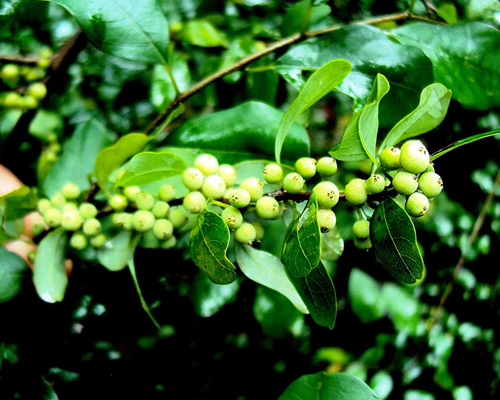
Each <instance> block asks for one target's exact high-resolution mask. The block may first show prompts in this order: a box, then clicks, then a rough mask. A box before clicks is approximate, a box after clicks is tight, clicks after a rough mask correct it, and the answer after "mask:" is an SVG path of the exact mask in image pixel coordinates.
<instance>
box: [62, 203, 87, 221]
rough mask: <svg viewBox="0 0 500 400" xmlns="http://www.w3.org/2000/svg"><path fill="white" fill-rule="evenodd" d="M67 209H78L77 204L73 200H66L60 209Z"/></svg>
mask: <svg viewBox="0 0 500 400" xmlns="http://www.w3.org/2000/svg"><path fill="white" fill-rule="evenodd" d="M68 210H73V211H79V210H78V205H77V204H76V203H75V202H73V201H68V202H67V203H66V204H65V205H64V206H63V208H62V211H63V212H64V211H68ZM82 218H83V217H82Z"/></svg>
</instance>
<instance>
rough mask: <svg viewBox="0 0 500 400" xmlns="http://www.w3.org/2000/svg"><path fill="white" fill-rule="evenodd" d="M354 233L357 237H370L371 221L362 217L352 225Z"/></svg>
mask: <svg viewBox="0 0 500 400" xmlns="http://www.w3.org/2000/svg"><path fill="white" fill-rule="evenodd" d="M352 233H353V234H354V237H355V238H356V239H360V240H365V239H367V238H369V237H370V221H367V220H366V219H361V220H359V221H356V222H355V223H354V225H353V226H352Z"/></svg>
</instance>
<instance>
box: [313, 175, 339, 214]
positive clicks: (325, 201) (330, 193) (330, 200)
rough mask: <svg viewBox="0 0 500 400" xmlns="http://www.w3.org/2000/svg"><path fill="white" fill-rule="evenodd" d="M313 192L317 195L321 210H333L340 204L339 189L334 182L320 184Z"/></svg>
mask: <svg viewBox="0 0 500 400" xmlns="http://www.w3.org/2000/svg"><path fill="white" fill-rule="evenodd" d="M313 192H314V193H316V198H317V200H318V205H319V206H320V207H321V208H332V207H335V205H336V204H337V203H338V202H339V189H338V188H337V185H335V183H333V182H329V181H324V182H320V183H318V184H317V185H316V186H315V187H314V189H313Z"/></svg>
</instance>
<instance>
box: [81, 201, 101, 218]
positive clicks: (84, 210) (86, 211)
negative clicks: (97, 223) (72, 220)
mask: <svg viewBox="0 0 500 400" xmlns="http://www.w3.org/2000/svg"><path fill="white" fill-rule="evenodd" d="M79 210H80V214H82V217H83V218H84V219H89V218H95V217H96V215H97V208H96V206H94V205H93V204H92V203H82V204H80V208H79Z"/></svg>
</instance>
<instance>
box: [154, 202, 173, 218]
mask: <svg viewBox="0 0 500 400" xmlns="http://www.w3.org/2000/svg"><path fill="white" fill-rule="evenodd" d="M152 212H153V215H154V216H155V218H166V217H167V216H168V213H169V212H170V206H169V204H168V203H166V202H164V201H157V202H156V203H155V205H154V206H153V210H152Z"/></svg>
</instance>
